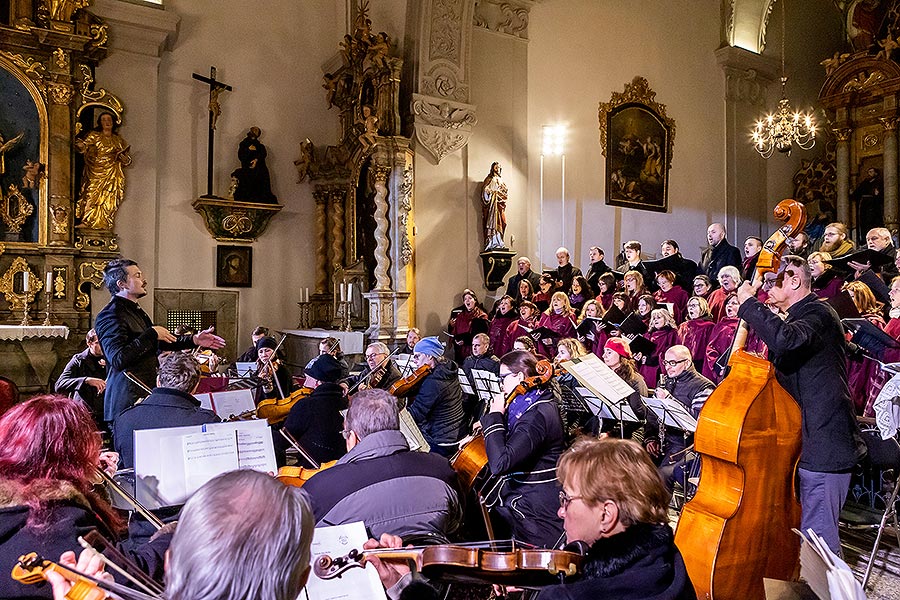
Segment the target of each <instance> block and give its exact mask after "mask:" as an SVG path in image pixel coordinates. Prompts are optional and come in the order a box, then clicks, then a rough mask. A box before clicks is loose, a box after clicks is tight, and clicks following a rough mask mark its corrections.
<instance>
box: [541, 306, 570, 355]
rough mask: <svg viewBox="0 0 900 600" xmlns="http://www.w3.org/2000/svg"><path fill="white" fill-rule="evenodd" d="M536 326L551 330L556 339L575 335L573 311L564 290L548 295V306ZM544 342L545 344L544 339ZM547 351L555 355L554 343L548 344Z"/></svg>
mask: <svg viewBox="0 0 900 600" xmlns="http://www.w3.org/2000/svg"><path fill="white" fill-rule="evenodd" d="M538 327H546V328H547V329H549V330H550V331H553V332H554V333H556V334H557V336H558V337H557V338H556V339H560V338H570V337H575V311H574V310H572V305H571V304H569V297H568V296H567V295H566V293H565V292H554V293H553V296H551V297H550V308H548V309H547V310H545V311H544V314H542V315H541V319H540V321H538ZM541 341H544V340H541ZM544 344H545V345H546V341H544ZM547 352H548V353H551V354H552V355H553V356H556V345H555V344H551V345H549V346H548V347H547Z"/></svg>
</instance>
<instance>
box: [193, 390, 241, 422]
mask: <svg viewBox="0 0 900 600" xmlns="http://www.w3.org/2000/svg"><path fill="white" fill-rule="evenodd" d="M194 397H195V398H197V399H198V400H200V406H201V407H202V408H205V409H207V410H211V411H213V412H215V413H216V414H217V415H218V416H219V418H220V419H227V418H228V417H230V416H232V415H239V414H241V413H243V412H247V411H251V410H253V409H254V408H256V403H255V402H254V401H253V390H250V389H242V390H232V391H227V392H211V393H209V394H194Z"/></svg>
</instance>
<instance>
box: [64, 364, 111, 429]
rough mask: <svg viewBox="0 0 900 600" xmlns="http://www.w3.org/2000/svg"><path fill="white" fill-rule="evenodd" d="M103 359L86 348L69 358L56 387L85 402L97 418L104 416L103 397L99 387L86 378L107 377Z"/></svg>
mask: <svg viewBox="0 0 900 600" xmlns="http://www.w3.org/2000/svg"><path fill="white" fill-rule="evenodd" d="M101 360H103V357H102V356H94V355H93V354H91V351H90V349H88V348H85V349H84V350H83V351H81V352H79V353H78V354H76V355H75V356H73V357H72V358H71V359H70V360H69V362H68V364H67V365H66V368H65V369H63V372H62V375H60V376H59V379H57V380H56V387H55V388H54V389H55V390H56V392H57V393H58V394H66V395H67V396H71V397H73V398H75V399H76V400H81V401H82V402H84V403H85V404H86V405H87V407H88V408H90V409H91V414H93V415H94V418H95V419H96V418H98V417H102V416H103V398H102V396H100V394H98V393H97V388H95V387H94V386H92V385H88V384H86V383H85V382H84V380H85V379H87V378H88V377H94V378H96V379H106V365H105V364H101V362H100V361H101Z"/></svg>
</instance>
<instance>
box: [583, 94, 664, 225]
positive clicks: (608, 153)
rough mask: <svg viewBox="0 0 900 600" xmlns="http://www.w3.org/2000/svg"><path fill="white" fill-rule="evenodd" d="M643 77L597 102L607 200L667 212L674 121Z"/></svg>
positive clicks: (628, 206) (627, 206) (631, 206)
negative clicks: (621, 91) (598, 103)
mask: <svg viewBox="0 0 900 600" xmlns="http://www.w3.org/2000/svg"><path fill="white" fill-rule="evenodd" d="M655 96H656V92H654V91H652V90H651V89H650V86H649V85H648V83H647V80H646V79H644V78H643V77H635V78H634V80H633V81H632V82H631V83H630V84H629V85H626V86H625V92H624V93H614V94H613V96H612V100H611V101H610V102H604V103H601V104H600V111H599V112H600V114H599V116H600V143H601V146H602V153H603V156H605V157H606V204H608V205H610V206H624V207H626V208H637V209H643V210H653V211H659V212H666V211H667V210H668V208H669V198H668V194H669V168H670V166H671V164H672V150H673V148H674V139H675V121H674V120H672V119H671V118H669V117H668V116H667V115H666V107H665V105H664V104H660V103H658V102H656V101H655V99H654V98H655Z"/></svg>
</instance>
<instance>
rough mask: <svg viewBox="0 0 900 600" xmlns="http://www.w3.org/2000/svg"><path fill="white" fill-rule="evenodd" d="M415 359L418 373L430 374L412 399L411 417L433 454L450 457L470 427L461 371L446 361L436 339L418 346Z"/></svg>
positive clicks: (451, 362)
mask: <svg viewBox="0 0 900 600" xmlns="http://www.w3.org/2000/svg"><path fill="white" fill-rule="evenodd" d="M413 358H414V359H415V363H416V369H417V370H418V369H422V368H424V367H428V368H429V369H430V372H429V373H428V374H427V375H426V376H424V378H423V379H422V382H421V383H420V384H419V385H418V389H417V390H414V392H413V393H412V395H410V396H408V405H409V414H410V415H412V418H413V419H414V420H415V422H416V425H418V426H419V429H421V430H422V435H423V436H424V437H425V441H427V442H428V444H429V445H430V446H431V451H432V452H436V453H438V454H441V455H443V456H450V455H452V454H453V453H454V452H456V450H457V448H458V444H459V440H460V439H461V438H462V437H463V435H464V434H465V425H466V423H465V417H466V415H465V410H464V408H463V393H462V388H461V387H460V385H459V368H458V367H457V366H456V363H454V362H453V361H452V360H448V359H446V358H444V346H443V345H442V344H441V342H440V340H438V339H437V338H436V337H433V336H431V337H426V338H422V340H421V341H419V343H418V344H416V348H415V353H414V354H413Z"/></svg>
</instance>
